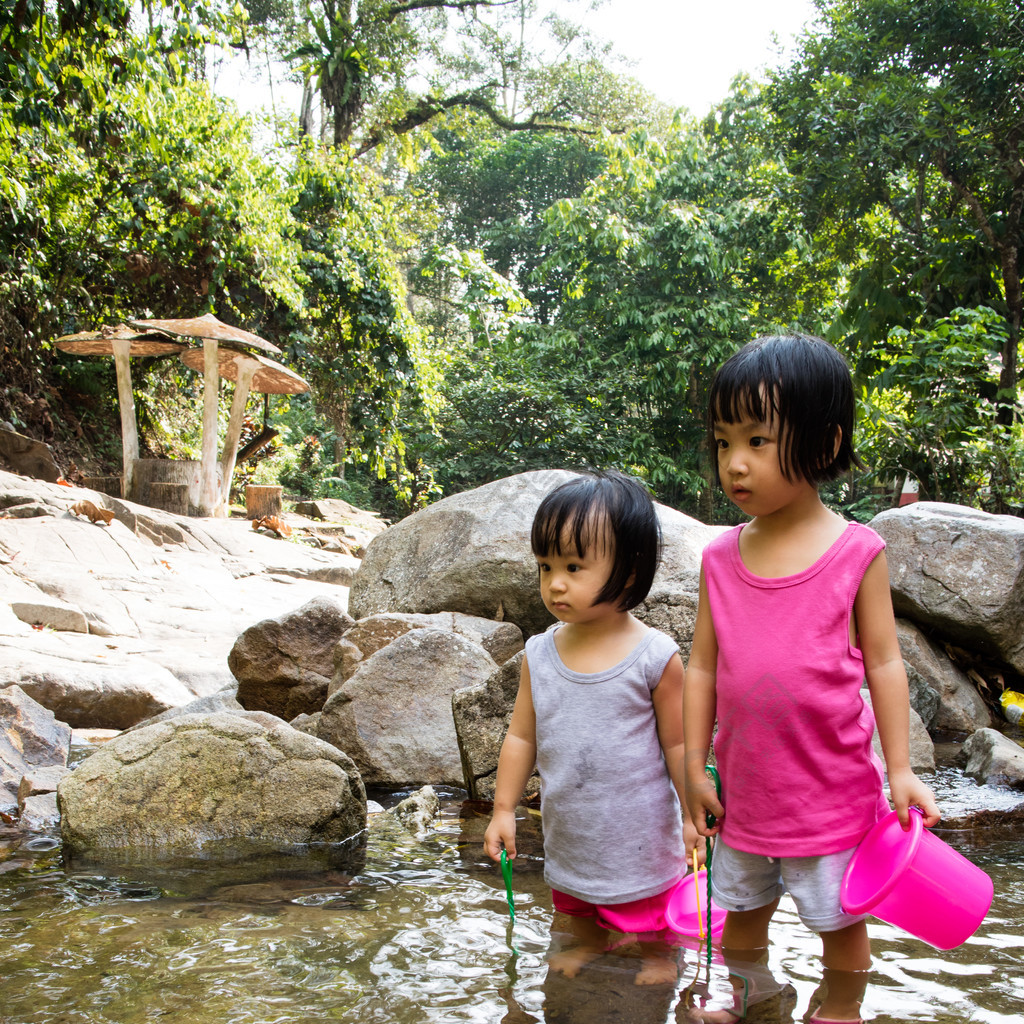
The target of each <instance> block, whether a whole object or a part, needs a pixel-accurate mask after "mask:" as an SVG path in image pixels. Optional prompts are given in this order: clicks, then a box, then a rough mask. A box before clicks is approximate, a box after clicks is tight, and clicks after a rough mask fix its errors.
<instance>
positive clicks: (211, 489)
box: [198, 338, 224, 516]
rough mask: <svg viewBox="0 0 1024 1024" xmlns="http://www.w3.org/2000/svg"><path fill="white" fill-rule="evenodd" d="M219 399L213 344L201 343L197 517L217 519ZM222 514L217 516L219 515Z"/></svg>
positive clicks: (215, 350) (218, 368) (218, 372)
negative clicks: (200, 418) (201, 367)
mask: <svg viewBox="0 0 1024 1024" xmlns="http://www.w3.org/2000/svg"><path fill="white" fill-rule="evenodd" d="M219 397H220V364H219V361H218V359H217V342H216V341H215V340H214V339H212V338H204V339H203V453H202V468H201V470H200V476H199V502H198V508H199V514H200V515H201V516H212V515H217V508H218V505H219V504H220V501H219V499H220V488H219V487H218V486H217V407H218V399H219ZM223 514H224V513H223V512H221V515H223Z"/></svg>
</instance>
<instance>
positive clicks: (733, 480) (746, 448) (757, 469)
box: [714, 418, 817, 516]
mask: <svg viewBox="0 0 1024 1024" xmlns="http://www.w3.org/2000/svg"><path fill="white" fill-rule="evenodd" d="M779 434H780V430H779V426H778V422H777V421H776V420H772V421H771V422H765V421H764V420H755V419H752V418H746V419H742V420H740V421H739V422H737V423H723V422H716V423H715V424H714V435H715V447H716V449H717V453H718V476H719V479H720V480H721V481H722V488H723V490H724V491H725V493H726V495H727V496H728V498H729V500H730V501H732V502H733V504H735V505H737V506H738V507H739V508H740V509H742V510H743V511H744V512H746V513H747V515H750V516H765V515H771V513H773V512H777V511H779V510H780V509H783V508H785V507H787V506H788V505H790V504H792V503H793V502H794V501H796V500H797V499H798V498H802V497H804V496H805V495H806V493H807V491H808V490H810V491H813V492H815V493H817V489H816V488H815V487H814V485H813V484H811V483H808V481H806V480H804V479H803V478H802V477H797V478H795V479H792V480H791V479H789V478H788V477H787V476H786V475H785V473H783V472H782V461H781V459H780V454H781V453H780V450H779V447H780V446H779Z"/></svg>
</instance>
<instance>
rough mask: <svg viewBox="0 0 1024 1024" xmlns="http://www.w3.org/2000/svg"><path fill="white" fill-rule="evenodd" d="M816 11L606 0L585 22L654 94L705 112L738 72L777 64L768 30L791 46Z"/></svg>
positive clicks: (695, 0)
mask: <svg viewBox="0 0 1024 1024" xmlns="http://www.w3.org/2000/svg"><path fill="white" fill-rule="evenodd" d="M572 6H573V7H576V9H577V11H578V10H579V8H578V6H577V5H572ZM570 10H571V8H570ZM814 14H815V10H814V5H813V4H812V2H811V0H607V2H606V3H605V5H604V6H603V7H600V8H598V10H596V11H594V12H592V13H591V14H590V15H588V17H587V25H588V26H589V27H590V28H591V29H592V31H593V32H594V33H595V34H596V35H600V36H602V37H604V38H607V39H609V40H611V41H612V42H613V43H614V44H615V48H616V49H617V50H618V51H619V52H620V53H622V54H623V55H625V56H627V57H629V58H630V59H632V60H634V61H636V65H635V66H634V67H633V68H630V69H628V73H629V74H631V75H633V77H634V78H636V79H638V80H639V81H640V83H641V84H642V85H644V86H645V87H646V88H647V89H649V90H650V91H651V92H652V93H654V94H655V96H657V97H658V98H659V99H661V100H663V101H665V102H667V103H673V104H681V105H682V106H685V107H689V109H690V111H691V112H692V113H694V114H697V115H703V114H705V113H707V110H708V108H709V107H710V106H711V105H712V104H713V103H715V102H717V101H718V100H720V99H722V98H723V97H724V96H725V95H726V93H728V91H729V83H730V82H731V81H732V79H733V78H734V77H735V76H736V74H737V73H738V72H740V71H746V72H749V73H750V74H753V75H754V76H755V77H757V76H759V75H760V72H761V71H762V69H763V68H764V67H766V66H768V65H775V64H777V63H778V61H779V58H778V55H777V51H776V46H775V44H774V43H773V40H772V35H773V34H774V35H776V36H778V41H779V43H780V44H782V45H783V46H784V47H787V46H790V45H791V44H792V42H793V37H794V36H796V35H797V34H798V33H799V32H800V30H801V29H802V28H803V27H804V26H805V25H806V24H808V23H809V22H811V21H813V19H814Z"/></svg>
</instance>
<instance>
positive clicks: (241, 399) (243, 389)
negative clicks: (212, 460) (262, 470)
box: [220, 353, 260, 515]
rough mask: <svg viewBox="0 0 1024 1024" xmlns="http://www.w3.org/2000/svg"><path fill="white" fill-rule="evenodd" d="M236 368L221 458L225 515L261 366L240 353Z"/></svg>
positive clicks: (236, 360)
mask: <svg viewBox="0 0 1024 1024" xmlns="http://www.w3.org/2000/svg"><path fill="white" fill-rule="evenodd" d="M235 366H236V367H237V368H238V380H237V381H236V382H235V394H234V397H233V398H232V399H231V417H230V419H229V420H228V430H227V433H226V434H225V435H224V451H223V452H222V453H221V457H220V471H221V492H220V501H221V506H222V507H223V509H224V514H225V515H227V509H228V505H229V504H230V500H231V477H232V475H233V474H234V472H235V457H236V456H237V455H238V439H239V437H240V436H241V434H242V423H243V422H244V420H245V403H246V401H247V400H248V398H249V391H250V389H251V387H252V378H253V376H254V375H255V373H256V371H257V370H258V369H259V368H260V364H259V363H258V362H257V361H256V360H255V359H250V358H249V357H248V356H245V355H243V354H242V353H239V354H238V355H237V356H235Z"/></svg>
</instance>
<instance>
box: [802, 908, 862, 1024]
mask: <svg viewBox="0 0 1024 1024" xmlns="http://www.w3.org/2000/svg"><path fill="white" fill-rule="evenodd" d="M821 949H822V957H821V962H822V965H823V966H824V972H823V977H822V986H821V989H820V990H819V991H820V992H821V999H822V1002H821V1005H820V1006H819V1007H818V1008H817V1009H816V1010H815V1011H814V1017H815V1018H816V1019H820V1020H850V1021H853V1020H860V1004H861V1002H862V1000H863V999H864V991H865V989H866V988H867V986H868V972H869V971H870V970H871V945H870V943H869V941H868V929H867V926H866V925H865V924H864V922H863V921H858V922H857V923H856V924H851V925H850V926H849V927H847V928H840V929H839V930H838V931H834V932H822V934H821Z"/></svg>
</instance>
